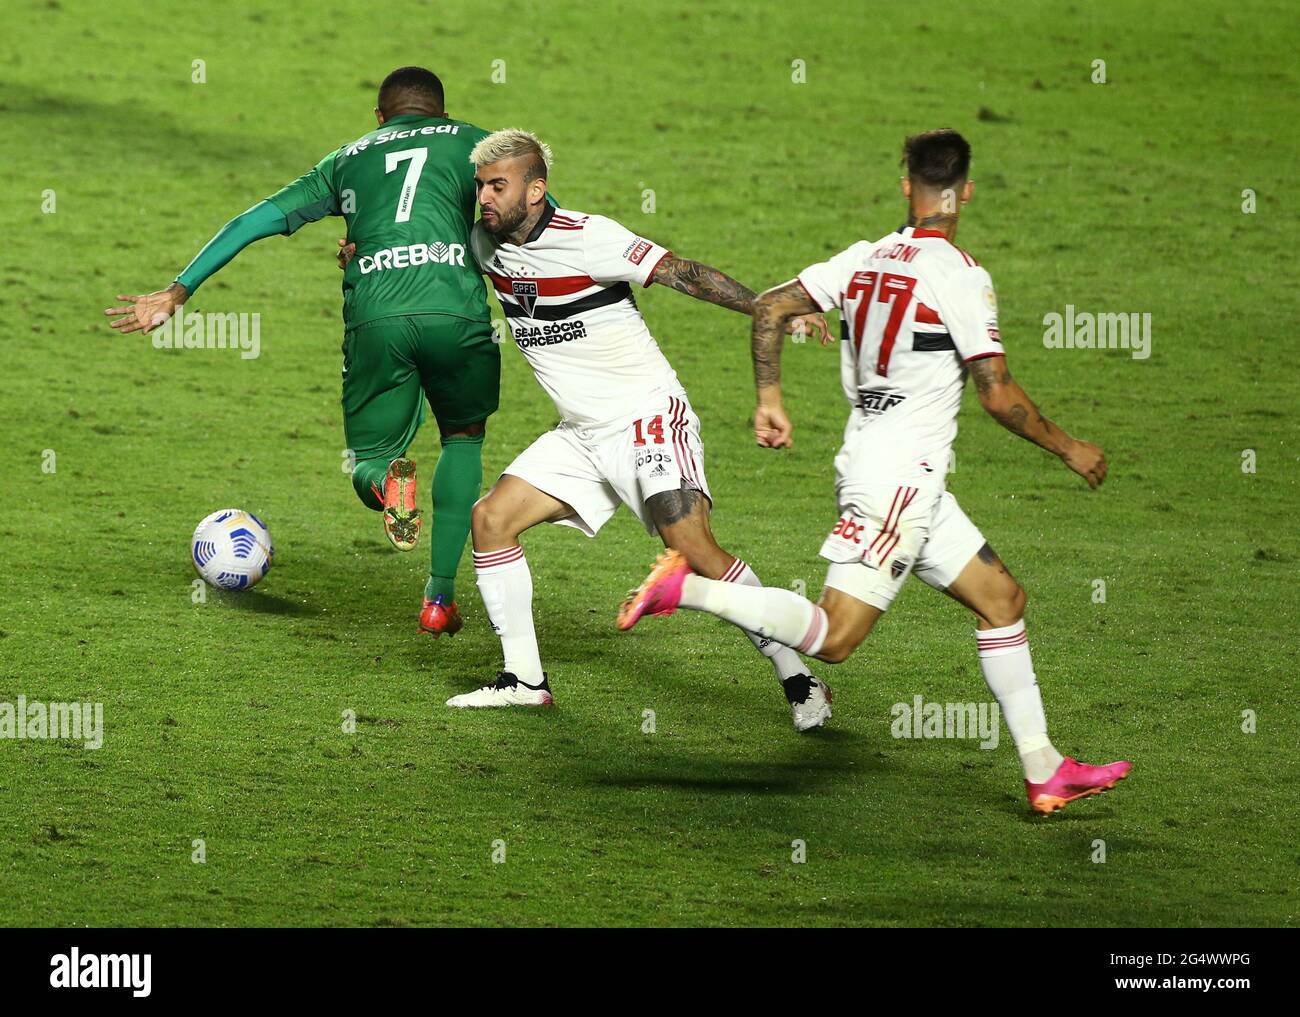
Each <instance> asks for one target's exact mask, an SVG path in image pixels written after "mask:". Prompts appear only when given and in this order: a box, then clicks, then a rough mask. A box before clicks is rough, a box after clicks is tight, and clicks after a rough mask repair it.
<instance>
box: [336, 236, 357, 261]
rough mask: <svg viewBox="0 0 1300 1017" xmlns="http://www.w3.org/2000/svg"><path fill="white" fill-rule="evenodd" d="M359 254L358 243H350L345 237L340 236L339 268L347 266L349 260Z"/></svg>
mask: <svg viewBox="0 0 1300 1017" xmlns="http://www.w3.org/2000/svg"><path fill="white" fill-rule="evenodd" d="M356 256H357V245H356V244H352V243H349V242H348V241H347V239H346V238H345V237H340V238H339V254H338V258H339V268H347V267H348V262H349V261H351V260H352V259H353V258H355V257H356Z"/></svg>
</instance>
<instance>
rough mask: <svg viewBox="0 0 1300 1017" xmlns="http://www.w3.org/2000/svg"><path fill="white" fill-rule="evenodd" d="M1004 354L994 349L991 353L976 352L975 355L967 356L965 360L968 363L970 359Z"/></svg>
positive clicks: (985, 358) (982, 358)
mask: <svg viewBox="0 0 1300 1017" xmlns="http://www.w3.org/2000/svg"><path fill="white" fill-rule="evenodd" d="M1005 356H1006V354H1005V353H1002V352H1001V351H999V350H994V351H993V352H992V353H976V354H975V356H973V357H967V358H966V361H965V362H966V363H968V364H969V363H970V362H971V361H972V360H987V359H988V358H989V357H1005Z"/></svg>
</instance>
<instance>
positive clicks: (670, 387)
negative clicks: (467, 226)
mask: <svg viewBox="0 0 1300 1017" xmlns="http://www.w3.org/2000/svg"><path fill="white" fill-rule="evenodd" d="M470 247H471V249H472V250H473V252H474V257H475V258H476V259H477V260H478V263H479V267H480V268H481V269H482V270H483V273H484V274H485V275H486V276H487V277H488V278H489V279H490V280H491V282H492V285H493V287H494V288H495V289H496V292H497V299H498V300H500V301H501V308H502V310H503V311H505V315H506V319H507V320H508V321H509V323H510V331H511V334H512V335H513V336H514V339H515V343H516V345H518V347H519V349H520V350H522V351H523V354H524V356H525V357H527V358H528V363H529V364H530V365H532V368H533V371H534V373H535V374H536V375H537V380H538V381H539V382H540V383H541V386H542V388H544V389H545V390H546V392H547V394H548V395H550V397H551V399H552V400H553V401H554V402H555V407H556V409H557V410H559V411H560V416H561V417H562V418H563V419H564V420H565V421H566V422H567V423H569V424H572V425H574V426H577V427H582V428H592V429H603V428H605V427H619V426H623V425H625V424H627V422H628V421H629V420H631V419H632V418H633V417H635V416H636V414H637V412H638V409H639V408H640V407H642V406H644V405H647V404H651V403H656V402H662V401H664V400H665V399H666V398H667V397H668V396H683V395H685V393H684V392H683V391H682V386H681V383H680V382H679V381H678V380H677V374H676V372H675V371H674V370H673V369H672V365H670V364H669V363H668V360H667V358H666V357H665V356H664V355H663V353H662V352H661V351H660V349H659V344H658V343H656V342H655V340H654V337H653V336H652V335H651V334H650V330H649V329H648V328H647V327H646V323H645V319H644V318H642V317H641V312H640V311H639V310H638V309H637V306H636V299H635V298H634V297H633V296H632V284H633V283H635V284H636V285H637V286H642V287H644V286H649V285H650V276H651V274H652V273H653V272H654V270H655V266H657V265H658V264H659V262H660V261H662V260H663V259H664V258H666V257H667V256H668V255H669V254H670V253H671V252H670V251H668V250H666V249H664V248H663V247H660V246H659V245H658V244H655V243H653V242H651V241H649V240H646V239H644V238H642V237H638V236H637V235H636V234H634V233H632V232H630V231H629V230H627V229H625V228H624V227H623V226H620V225H619V224H618V223H616V222H615V221H614V220H613V219H607V218H605V217H604V216H603V215H587V214H586V213H584V212H574V211H570V210H567V209H559V208H551V207H550V206H549V205H548V206H547V208H546V210H545V211H544V212H543V213H542V217H541V218H540V219H539V220H538V222H537V225H536V226H535V227H534V228H533V230H532V232H531V233H530V234H529V236H528V238H527V239H526V240H525V241H524V242H523V243H522V244H519V245H515V244H512V243H509V242H499V241H498V240H497V239H496V238H495V237H493V236H492V234H490V233H489V232H488V231H487V230H485V229H484V228H483V224H482V223H476V224H475V225H474V230H473V232H472V233H471V234H470Z"/></svg>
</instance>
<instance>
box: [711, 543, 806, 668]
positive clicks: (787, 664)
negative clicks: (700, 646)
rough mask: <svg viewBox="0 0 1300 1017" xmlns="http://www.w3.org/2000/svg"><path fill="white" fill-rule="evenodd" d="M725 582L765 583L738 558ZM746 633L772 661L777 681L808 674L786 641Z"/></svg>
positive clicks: (725, 574) (746, 630)
mask: <svg viewBox="0 0 1300 1017" xmlns="http://www.w3.org/2000/svg"><path fill="white" fill-rule="evenodd" d="M722 581H723V582H724V583H739V584H740V585H741V586H757V587H761V586H762V585H763V584H762V583H761V582H760V581H759V578H758V576H757V575H755V574H754V570H753V569H752V568H750V567H749V565H748V564H747V563H746V562H743V561H741V560H740V559H739V558H737V559H736V560H735V561H734V562H732V563H731V568H729V569H727V571H726V572H725V573H723V575H722ZM743 631H744V633H745V635H747V636H749V641H750V642H751V643H753V644H754V645H755V646H756V647H758V652H759V653H761V654H762V655H763V656H764V657H766V658H767V659H768V660H770V661H771V662H772V667H773V669H774V670H775V671H776V678H777V681H782V682H783V681H785V680H786V679H787V678H793V677H794V676H795V675H797V674H807V673H808V668H807V667H805V666H804V663H803V661H801V660H800V659H799V654H797V653H795V652H794V650H792V649H790V647H788V646H786V645H785V644H784V643H778V642H777V641H776V640H775V639H771V638H769V637H767V636H760V635H758V634H757V633H755V632H750V631H749V630H748V629H745V630H743Z"/></svg>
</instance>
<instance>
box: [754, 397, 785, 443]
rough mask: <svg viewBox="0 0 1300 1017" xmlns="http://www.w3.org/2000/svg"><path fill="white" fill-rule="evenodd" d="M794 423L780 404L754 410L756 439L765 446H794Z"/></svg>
mask: <svg viewBox="0 0 1300 1017" xmlns="http://www.w3.org/2000/svg"><path fill="white" fill-rule="evenodd" d="M793 430H794V425H793V424H791V423H790V418H789V417H787V416H786V415H785V410H784V409H783V408H782V407H780V406H762V405H760V406H759V407H758V409H756V410H755V411H754V440H755V441H757V442H758V444H759V445H760V446H761V447H763V448H792V447H793V446H794V442H793V441H792V440H791V438H790V432H791V431H793Z"/></svg>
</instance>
